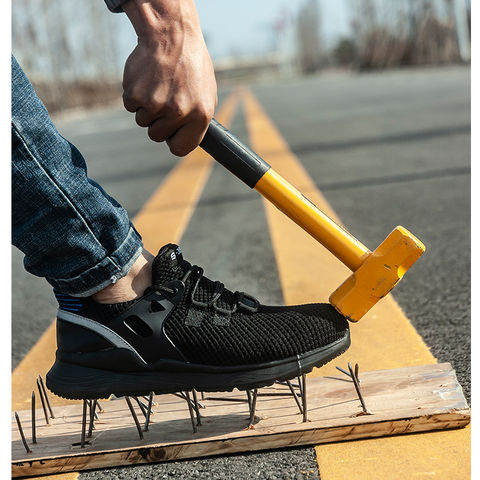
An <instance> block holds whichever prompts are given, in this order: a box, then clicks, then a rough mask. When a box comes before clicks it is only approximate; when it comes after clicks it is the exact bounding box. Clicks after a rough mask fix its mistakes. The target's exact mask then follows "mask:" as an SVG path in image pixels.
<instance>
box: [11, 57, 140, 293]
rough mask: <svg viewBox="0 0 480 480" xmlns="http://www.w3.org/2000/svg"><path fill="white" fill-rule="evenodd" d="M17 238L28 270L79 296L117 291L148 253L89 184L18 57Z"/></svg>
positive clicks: (111, 203)
mask: <svg viewBox="0 0 480 480" xmlns="http://www.w3.org/2000/svg"><path fill="white" fill-rule="evenodd" d="M12 234H13V239H12V241H13V244H14V245H15V246H17V247H18V248H19V249H20V250H21V251H22V252H23V253H24V254H25V259H24V265H25V269H26V270H27V271H29V272H30V273H32V274H34V275H37V276H40V277H45V278H46V279H47V281H48V282H49V283H50V284H51V285H52V286H53V287H55V288H56V289H57V290H59V291H61V292H64V293H67V294H70V295H75V296H78V297H85V296H89V295H92V294H95V293H97V292H99V291H100V290H102V289H104V288H106V287H108V286H109V285H111V284H116V283H117V282H118V281H119V280H120V279H122V278H123V277H125V276H126V275H127V274H128V273H129V272H130V270H131V268H132V266H133V265H134V264H135V262H136V261H137V260H138V259H139V257H140V256H141V254H142V250H143V247H142V242H141V237H140V235H139V234H138V233H137V232H136V230H135V228H134V227H133V225H132V224H131V222H130V220H129V218H128V215H127V212H126V211H125V210H124V209H123V207H122V206H121V205H120V204H119V203H118V202H116V201H115V200H114V199H113V198H112V197H110V196H109V195H108V194H107V193H106V192H105V191H104V190H103V189H102V187H100V185H98V184H97V183H96V182H94V181H92V180H91V179H89V178H88V177H87V167H86V164H85V160H84V159H83V157H82V155H81V153H80V152H79V151H78V150H77V149H76V148H75V146H73V145H72V144H71V143H70V142H68V141H67V140H65V139H64V138H63V137H62V136H61V135H60V134H59V132H58V131H57V129H56V128H55V126H54V125H53V123H52V121H51V119H50V117H49V115H48V112H47V110H46V109H45V107H44V105H43V104H42V102H41V101H40V99H39V98H38V97H37V95H36V94H35V91H34V90H33V88H32V86H31V84H30V82H29V81H28V79H27V77H26V76H25V74H24V73H23V71H22V69H21V68H20V66H19V65H18V63H17V61H16V60H15V58H13V57H12ZM122 283H125V281H124V282H122Z"/></svg>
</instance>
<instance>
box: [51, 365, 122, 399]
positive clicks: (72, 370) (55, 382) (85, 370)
mask: <svg viewBox="0 0 480 480" xmlns="http://www.w3.org/2000/svg"><path fill="white" fill-rule="evenodd" d="M112 380H114V379H113V378H112V372H107V371H103V370H99V369H96V368H89V367H83V366H81V365H72V364H70V363H64V362H61V361H59V360H56V361H55V363H54V364H53V366H52V368H51V369H50V371H49V372H48V373H47V376H46V383H47V387H48V389H49V390H51V391H52V392H53V393H54V394H55V395H58V396H59V397H63V398H66V399H69V400H82V399H91V398H97V399H100V398H108V397H109V396H110V391H109V390H111V385H112Z"/></svg>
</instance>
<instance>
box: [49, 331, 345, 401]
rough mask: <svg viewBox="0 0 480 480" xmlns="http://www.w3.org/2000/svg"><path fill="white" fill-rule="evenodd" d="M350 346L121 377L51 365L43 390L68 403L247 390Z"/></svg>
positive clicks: (339, 344) (327, 358) (290, 375)
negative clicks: (235, 364)
mask: <svg viewBox="0 0 480 480" xmlns="http://www.w3.org/2000/svg"><path fill="white" fill-rule="evenodd" d="M349 346H350V332H349V330H347V332H346V335H345V336H344V337H343V338H341V339H339V340H337V341H335V342H334V343H331V344H329V345H326V346H324V347H322V348H318V349H316V350H312V351H310V352H307V353H304V354H302V355H297V356H295V357H290V358H287V359H284V360H280V361H275V362H269V363H264V364H260V365H259V364H256V365H246V366H244V367H234V368H232V367H215V368H212V367H206V369H207V370H208V371H199V370H201V366H198V365H197V366H196V368H191V367H192V366H190V369H189V365H188V364H185V370H184V371H160V372H159V371H143V372H133V373H120V372H113V371H108V370H101V369H96V368H90V367H84V366H80V365H73V364H69V363H64V362H60V361H58V360H56V361H55V363H54V365H53V366H52V368H51V369H50V371H49V372H48V373H47V376H46V380H47V387H48V388H49V389H50V390H51V391H52V392H53V393H54V394H55V395H58V396H60V397H63V398H66V399H69V400H81V399H95V398H96V399H102V398H108V397H109V396H110V395H112V394H113V395H115V396H117V397H121V396H124V395H128V396H140V395H149V394H150V392H154V393H155V394H157V395H160V394H166V393H174V392H180V391H191V390H193V389H195V390H197V391H199V392H225V391H232V390H233V389H234V388H237V389H238V390H252V389H255V388H262V387H266V386H268V385H272V384H273V383H274V382H275V381H286V380H291V379H292V378H295V377H298V376H300V375H303V374H304V373H309V372H311V371H312V370H313V368H314V367H321V366H322V365H325V364H326V363H328V362H330V361H331V360H333V359H334V358H335V357H338V356H339V355H341V354H342V353H343V352H345V351H346V350H347V349H348V347H349Z"/></svg>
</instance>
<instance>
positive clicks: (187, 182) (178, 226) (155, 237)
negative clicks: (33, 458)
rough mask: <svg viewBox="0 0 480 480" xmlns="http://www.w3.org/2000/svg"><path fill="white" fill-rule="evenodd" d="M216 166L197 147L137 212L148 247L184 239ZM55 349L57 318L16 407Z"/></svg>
mask: <svg viewBox="0 0 480 480" xmlns="http://www.w3.org/2000/svg"><path fill="white" fill-rule="evenodd" d="M237 104H238V95H237V94H236V93H232V94H230V95H229V96H228V97H227V98H226V100H225V101H224V103H223V105H222V107H221V109H220V110H219V112H218V115H217V119H218V121H220V122H221V123H223V124H225V125H229V124H230V122H231V119H232V117H233V114H234V112H235V109H236V106H237ZM212 166H213V160H212V158H211V157H210V156H209V155H208V154H207V153H205V152H204V151H203V150H202V149H200V148H197V149H196V150H194V151H193V152H192V153H191V154H190V155H187V156H186V157H184V158H183V159H181V160H180V161H179V162H178V163H177V164H176V166H175V167H174V168H173V170H172V171H171V172H170V173H169V174H168V176H167V177H166V178H165V180H164V181H163V183H162V184H161V185H160V186H159V187H158V189H157V190H156V191H155V192H154V194H153V195H152V196H151V197H150V199H149V200H148V201H147V203H146V204H145V206H144V207H143V208H142V210H141V211H140V212H139V213H138V214H137V215H136V217H135V218H134V219H133V223H134V224H135V228H136V229H137V230H138V231H139V233H140V234H141V235H142V238H143V242H144V246H145V248H146V249H147V250H150V251H151V252H153V253H156V251H157V250H158V249H159V247H161V246H162V245H164V244H165V243H168V242H174V243H178V242H179V241H180V239H181V237H182V235H183V232H184V231H185V228H186V226H187V224H188V222H189V220H190V217H191V215H192V213H193V211H194V210H195V207H196V205H197V202H198V200H199V198H200V195H201V194H202V191H203V188H204V186H205V184H206V182H207V180H208V177H209V176H210V173H211V170H212ZM55 350H56V328H55V321H54V322H52V324H51V325H50V326H49V327H48V328H47V330H45V332H44V333H43V335H42V336H41V337H40V339H39V340H38V342H37V343H36V344H35V345H34V346H33V347H32V349H31V350H30V351H29V352H28V353H27V355H25V357H24V358H23V359H22V361H21V362H20V364H19V365H18V366H17V368H16V369H15V370H14V372H13V374H12V409H14V410H24V409H27V408H29V407H30V400H31V395H32V389H33V386H34V385H35V380H36V378H37V376H38V375H39V374H42V375H43V377H44V378H45V374H46V372H48V370H49V369H50V367H51V366H52V364H53V362H54V360H55ZM51 403H52V405H66V404H71V403H79V402H78V401H72V400H66V399H63V398H60V397H57V396H54V395H51ZM77 476H78V473H68V474H62V475H58V476H57V475H55V476H52V477H51V478H62V479H64V480H67V479H68V480H73V479H75V478H77ZM49 478H50V477H49Z"/></svg>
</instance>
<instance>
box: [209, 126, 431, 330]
mask: <svg viewBox="0 0 480 480" xmlns="http://www.w3.org/2000/svg"><path fill="white" fill-rule="evenodd" d="M200 146H201V147H202V148H203V149H204V150H205V151H206V152H207V153H209V154H210V155H211V156H212V157H213V158H214V159H215V160H216V161H217V162H219V163H221V164H222V165H223V166H224V167H225V168H227V169H228V170H230V172H232V173H233V174H234V175H235V176H237V177H238V178H239V179H240V180H242V182H244V183H246V184H247V185H248V186H249V187H250V188H254V189H255V190H256V191H257V192H259V193H260V194H261V195H262V196H263V197H265V198H266V199H267V200H269V201H270V202H272V203H273V204H274V205H275V206H276V207H277V208H278V209H279V210H281V211H282V212H283V213H285V214H286V215H287V216H288V217H290V218H291V219H292V220H293V221H294V222H295V223H297V225H299V226H300V227H302V228H303V229H304V230H305V231H306V232H308V233H309V234H310V235H311V236H312V237H314V238H315V239H316V240H318V241H319V242H320V243H321V244H322V245H323V246H324V247H326V248H327V249H328V250H329V251H330V252H331V253H333V255H335V256H336V257H337V258H338V259H339V260H340V261H341V262H343V263H344V264H345V265H346V266H347V267H348V268H349V269H350V270H352V272H353V273H352V275H351V276H350V277H349V278H347V280H345V282H343V283H342V284H341V285H340V286H339V287H338V288H337V289H336V290H335V291H334V292H333V293H332V294H331V295H330V299H329V301H330V303H331V304H332V305H333V306H334V307H335V308H336V309H337V310H338V311H339V312H340V313H341V314H342V315H344V316H345V317H346V318H348V319H349V320H351V321H353V322H357V321H358V320H360V319H361V318H362V317H363V315H365V313H367V312H368V311H369V310H370V309H371V308H372V307H373V306H374V305H375V304H376V303H377V302H378V301H379V300H380V299H381V298H383V297H384V296H385V295H386V294H387V293H388V292H390V290H392V288H393V287H394V286H395V285H396V284H397V282H398V281H399V280H400V279H401V278H402V277H403V275H404V274H405V272H406V271H407V270H408V269H409V268H410V267H411V266H412V265H413V264H414V263H415V261H416V260H417V259H418V258H419V257H420V255H422V253H423V252H424V251H425V246H424V245H423V244H422V242H420V240H418V239H417V238H416V237H415V236H414V235H412V234H411V233H410V232H409V231H408V230H406V229H405V228H403V227H400V226H399V227H396V228H395V229H394V230H393V232H392V233H390V235H388V237H387V238H386V239H385V240H384V241H383V242H382V243H381V244H380V245H379V246H378V247H377V248H376V249H375V250H374V251H373V252H371V251H370V250H369V249H368V248H367V247H366V246H365V245H363V244H362V243H361V242H359V241H358V240H357V239H356V238H354V237H353V236H352V235H351V234H350V233H348V232H347V231H346V230H345V229H343V228H342V227H340V226H339V225H337V224H336V223H335V222H334V221H333V220H332V219H331V218H329V217H328V216H327V215H325V213H323V212H322V211H321V210H319V209H318V208H317V207H316V206H315V205H314V204H313V203H312V202H311V201H310V200H308V198H306V197H305V196H304V195H303V194H302V193H301V192H299V191H298V190H297V189H296V188H294V187H293V186H292V185H290V183H288V182H287V181H286V180H285V179H284V178H283V177H281V176H280V175H279V174H278V173H277V172H275V170H273V168H271V167H270V165H268V163H267V162H265V161H264V160H262V159H261V158H260V157H259V156H258V155H257V154H256V153H254V152H253V151H252V150H250V149H249V148H248V147H247V146H246V145H244V144H243V143H242V142H241V141H240V140H239V139H238V138H236V137H235V136H234V135H232V133H230V132H229V131H228V130H227V129H226V128H225V127H223V126H222V125H220V124H219V123H218V122H217V121H216V120H215V119H213V120H212V121H211V122H210V125H209V128H208V130H207V133H206V134H205V137H204V139H203V141H202V143H201V144H200Z"/></svg>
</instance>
